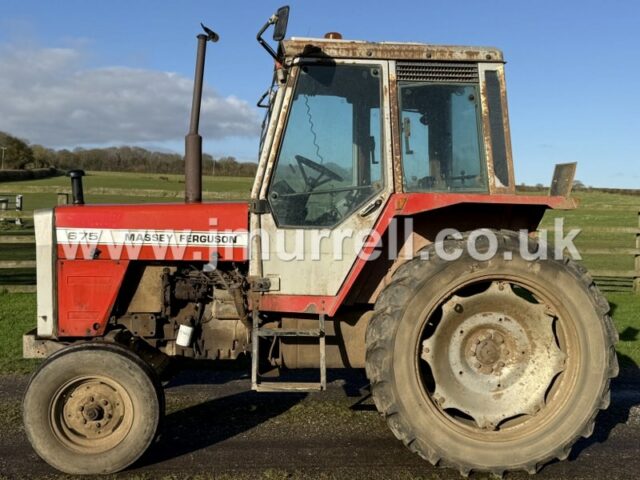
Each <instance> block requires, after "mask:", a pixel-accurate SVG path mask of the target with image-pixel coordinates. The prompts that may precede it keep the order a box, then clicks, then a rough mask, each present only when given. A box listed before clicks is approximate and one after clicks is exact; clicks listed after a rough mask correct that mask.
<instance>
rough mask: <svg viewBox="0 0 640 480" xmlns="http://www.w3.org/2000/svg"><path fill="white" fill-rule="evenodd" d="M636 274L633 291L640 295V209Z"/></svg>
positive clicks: (639, 213)
mask: <svg viewBox="0 0 640 480" xmlns="http://www.w3.org/2000/svg"><path fill="white" fill-rule="evenodd" d="M635 267H636V268H635V270H636V276H635V278H634V279H633V291H634V293H635V294H636V295H640V210H638V231H637V232H636V264H635Z"/></svg>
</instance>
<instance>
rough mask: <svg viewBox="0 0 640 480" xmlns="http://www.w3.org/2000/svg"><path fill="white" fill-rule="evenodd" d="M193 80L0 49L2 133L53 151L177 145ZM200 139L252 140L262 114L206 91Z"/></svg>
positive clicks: (66, 55)
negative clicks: (116, 145)
mask: <svg viewBox="0 0 640 480" xmlns="http://www.w3.org/2000/svg"><path fill="white" fill-rule="evenodd" d="M192 88H193V80H192V79H190V78H187V77H185V76H183V75H179V74H176V73H170V72H163V71H157V70H145V69H136V68H127V67H117V66H116V67H105V68H87V67H86V65H85V62H84V55H83V52H82V51H80V50H79V49H74V48H40V49H34V48H28V49H24V48H19V47H15V46H12V45H5V46H1V47H0V131H6V132H8V133H11V134H13V135H16V136H19V137H21V138H25V139H27V140H29V141H30V142H32V143H40V144H43V145H46V146H50V147H58V146H67V145H86V144H105V143H127V144H133V143H141V142H164V141H171V140H178V139H180V138H181V137H183V136H184V134H185V133H186V130H187V127H188V120H189V109H190V108H191V95H192ZM203 97H204V98H203V102H202V119H201V122H200V125H201V128H200V131H201V134H202V135H203V136H205V137H207V138H225V137H233V136H240V137H245V136H248V137H253V136H256V135H257V133H258V126H259V120H258V116H257V112H256V111H255V109H254V108H253V107H252V106H250V105H249V104H248V103H247V102H245V101H244V100H240V99H238V98H236V97H233V96H229V97H222V96H220V95H219V94H217V93H216V92H215V91H214V90H213V89H211V88H209V87H206V86H205V89H204V95H203Z"/></svg>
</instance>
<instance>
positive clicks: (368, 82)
mask: <svg viewBox="0 0 640 480" xmlns="http://www.w3.org/2000/svg"><path fill="white" fill-rule="evenodd" d="M380 95H381V88H380V70H379V67H375V66H369V65H366V66H365V65H308V66H303V67H301V69H300V74H299V78H298V82H297V85H296V90H295V93H294V96H293V101H292V105H291V113H290V115H289V119H288V122H287V127H286V131H285V133H284V138H283V141H282V146H281V148H280V153H279V155H278V160H277V165H276V168H275V172H274V175H273V178H272V181H271V184H270V187H269V202H270V204H271V209H272V212H273V214H274V216H275V218H276V220H277V221H278V223H279V224H280V225H290V226H311V225H315V226H324V227H327V226H332V225H335V224H337V223H339V222H340V221H341V220H342V219H344V218H345V217H347V216H348V215H349V214H351V213H352V212H353V211H354V210H356V209H357V208H358V207H360V206H361V205H362V204H363V203H364V202H365V201H367V200H368V199H369V198H370V197H371V196H372V195H373V194H374V193H375V192H378V191H380V190H381V188H382V166H381V164H382V162H381V161H380V158H381V152H382V140H381V139H382V133H381V132H382V119H381V116H380Z"/></svg>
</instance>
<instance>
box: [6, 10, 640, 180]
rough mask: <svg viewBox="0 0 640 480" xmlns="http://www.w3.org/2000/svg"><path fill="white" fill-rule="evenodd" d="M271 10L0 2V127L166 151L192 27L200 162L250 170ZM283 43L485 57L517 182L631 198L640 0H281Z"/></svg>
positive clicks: (181, 117)
mask: <svg viewBox="0 0 640 480" xmlns="http://www.w3.org/2000/svg"><path fill="white" fill-rule="evenodd" d="M280 5H281V3H280V2H275V1H272V0H260V1H258V0H254V1H243V0H235V1H215V0H208V1H203V0H181V1H177V0H173V1H170V0H153V1H151V0H136V1H132V0H127V1H122V0H109V1H101V2H99V1H97V0H94V1H89V0H83V1H80V0H60V1H57V2H51V1H45V0H41V1H34V0H20V1H18V0H0V130H2V131H7V132H9V133H11V134H14V135H17V136H19V137H21V138H26V139H27V140H29V141H30V142H32V143H41V144H44V145H47V146H50V147H55V148H62V147H71V148H73V147H76V146H85V147H88V146H102V145H121V144H130V145H131V144H135V145H141V146H145V147H150V148H156V149H161V150H173V151H177V152H181V151H182V149H183V147H182V144H183V137H184V134H185V133H186V130H187V126H188V116H189V108H190V101H191V100H190V99H191V89H192V81H193V68H194V57H195V46H196V40H195V35H196V34H198V33H199V23H200V22H201V21H202V22H204V23H205V24H206V25H209V26H210V27H211V28H212V29H213V30H215V31H216V32H218V33H219V35H220V41H219V42H218V43H216V44H209V48H208V54H207V67H206V71H205V98H204V102H203V109H202V121H201V134H202V135H203V137H204V149H205V151H207V152H209V153H212V154H213V155H214V156H220V155H233V156H235V157H236V158H238V159H239V160H241V161H256V157H257V150H258V131H259V124H260V120H261V115H262V111H261V110H260V109H258V108H256V107H255V102H256V100H257V99H258V98H259V97H260V95H261V94H262V93H263V92H264V91H265V89H266V88H267V87H268V84H269V82H270V79H271V73H272V68H273V62H272V60H271V58H270V57H269V56H268V55H267V53H266V52H265V51H264V50H262V48H261V47H260V46H259V45H258V44H257V42H256V40H255V34H256V32H257V30H258V29H259V28H260V27H261V26H262V24H263V23H264V22H265V21H266V19H267V18H268V17H269V16H270V15H271V14H272V13H273V12H274V11H275V10H276V9H277V7H278V6H280ZM289 5H291V15H290V19H289V29H288V36H318V37H321V36H322V35H323V34H324V33H326V32H329V31H338V32H341V33H342V34H343V36H344V38H348V39H361V40H371V41H385V40H386V41H417V42H424V43H435V44H466V45H490V46H496V47H498V48H501V49H502V50H503V52H504V55H505V58H506V60H507V62H508V63H507V67H506V68H507V89H508V100H509V114H510V121H511V136H512V143H513V153H514V159H515V168H516V181H517V182H518V183H527V184H536V183H543V184H548V183H549V181H550V178H551V176H552V173H553V165H554V164H556V163H561V162H572V161H577V162H578V172H577V176H576V177H577V178H578V179H580V180H581V181H582V182H584V183H585V184H587V185H592V186H600V187H620V188H640V141H638V137H639V136H640V95H639V93H640V92H638V86H639V85H640V61H639V60H640V28H638V25H637V23H638V20H639V19H640V2H637V1H614V0H609V1H608V2H604V1H598V2H596V1H592V0H581V1H578V0H568V1H563V2H560V1H557V0H556V1H546V0H545V1H533V0H532V1H529V2H523V1H520V2H518V1H513V0H511V1H497V0H485V1H483V2H480V1H477V0H475V1H466V0H459V1H456V2H444V1H442V0H441V1H438V2H436V1H432V0H416V1H410V0H404V1H401V2H390V1H388V0H387V1H379V0H368V1H360V0H358V1H348V0H341V1H337V0H322V1H309V0H295V1H293V0H292V1H290V2H289Z"/></svg>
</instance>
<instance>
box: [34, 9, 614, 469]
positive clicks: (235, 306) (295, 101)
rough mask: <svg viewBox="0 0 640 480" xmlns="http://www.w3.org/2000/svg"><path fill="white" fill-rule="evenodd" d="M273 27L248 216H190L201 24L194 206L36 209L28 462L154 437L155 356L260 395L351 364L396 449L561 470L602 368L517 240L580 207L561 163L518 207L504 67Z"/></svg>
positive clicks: (241, 208) (552, 265)
mask: <svg viewBox="0 0 640 480" xmlns="http://www.w3.org/2000/svg"><path fill="white" fill-rule="evenodd" d="M287 17H288V8H287V7H283V8H282V9H280V10H279V11H278V13H276V14H275V15H274V16H272V17H271V18H270V19H269V21H268V22H267V24H265V26H264V27H263V28H262V29H261V31H260V33H259V34H258V39H259V41H260V43H261V44H262V45H263V46H264V47H265V48H266V49H267V51H268V52H269V53H270V54H271V55H272V56H273V57H274V60H275V68H274V75H273V81H272V84H271V87H270V88H269V90H268V91H267V93H266V94H265V95H264V96H263V98H262V99H261V102H259V104H260V106H264V107H265V110H266V116H265V120H264V124H263V131H262V135H261V142H260V150H259V152H260V154H259V165H258V171H257V175H256V178H255V182H254V184H253V188H252V189H251V199H250V201H249V202H212V203H209V202H202V201H201V199H202V191H201V190H202V189H201V177H202V161H201V158H202V153H201V150H202V147H201V137H200V135H199V134H198V123H199V111H200V100H201V92H202V78H203V71H204V59H205V46H206V44H207V42H208V41H216V40H217V35H216V34H215V33H214V32H212V31H211V30H209V29H206V28H205V33H204V34H201V35H199V36H198V57H197V67H196V81H195V88H194V103H193V110H192V118H191V128H190V130H189V134H188V135H187V137H186V155H185V173H186V177H185V185H186V202H185V203H184V204H139V205H87V204H84V200H83V195H82V183H81V182H82V178H81V175H82V174H81V172H77V171H76V172H73V174H72V184H73V187H74V204H73V205H66V206H58V207H56V208H53V209H45V210H39V211H37V212H36V213H35V228H36V240H37V284H38V293H37V302H38V306H37V329H35V330H34V331H33V332H30V333H29V334H27V335H25V337H24V355H25V356H26V357H41V358H45V357H46V360H44V361H43V362H42V364H41V365H40V367H39V368H38V370H37V371H36V372H35V374H34V375H33V377H32V378H31V381H30V383H29V386H28V389H27V392H26V395H25V397H24V422H25V428H26V432H27V435H28V437H29V440H30V441H31V444H32V445H33V447H34V449H35V451H36V452H37V453H38V455H40V456H41V457H42V458H43V459H44V460H45V461H47V462H48V463H49V464H51V465H52V466H54V467H55V468H57V469H59V470H61V471H64V472H67V473H79V474H94V473H108V472H115V471H118V470H121V469H124V468H126V467H127V466H128V465H130V464H131V463H133V462H134V461H135V460H136V459H138V458H139V457H140V456H141V455H142V453H143V452H145V450H146V449H147V448H148V447H149V445H150V444H151V442H152V441H153V439H154V438H155V436H156V435H157V433H158V426H159V424H160V420H161V416H162V415H163V409H164V399H163V398H164V397H163V390H162V387H161V383H160V372H161V370H162V369H163V368H164V366H165V365H166V364H167V362H168V359H170V358H171V357H174V356H184V357H190V358H194V359H216V360H233V359H236V358H238V357H239V356H250V357H251V378H252V387H253V389H255V390H259V391H305V390H313V389H319V390H322V389H324V388H325V387H326V371H327V369H328V368H365V369H366V374H367V377H368V379H369V381H370V383H371V392H372V396H373V399H374V401H375V405H376V407H377V408H378V410H379V411H380V413H381V414H382V415H383V416H384V417H385V418H386V420H387V422H388V424H389V427H390V428H391V430H392V431H393V433H394V434H395V435H396V437H397V438H398V439H400V440H402V442H404V443H405V445H406V446H407V447H408V448H409V449H411V450H412V451H414V452H416V453H417V454H418V455H420V456H421V457H423V458H424V459H426V460H427V461H429V462H431V463H432V464H434V465H435V464H441V465H447V466H453V467H455V468H457V469H458V470H459V471H460V472H461V473H463V474H468V473H469V472H470V471H472V470H474V471H487V472H493V473H496V474H502V473H504V472H505V471H511V470H526V471H528V472H531V473H534V472H536V471H537V470H538V469H539V468H540V466H542V465H544V464H545V463H547V462H549V461H551V460H554V459H556V458H557V459H565V458H566V457H567V456H568V454H569V451H570V449H571V446H572V445H573V444H574V442H576V441H577V440H578V439H579V438H580V437H586V436H589V435H590V434H591V432H592V431H593V426H594V421H595V418H596V415H597V413H598V411H599V410H601V409H604V408H607V405H608V403H609V382H610V379H611V378H612V377H615V376H616V374H617V368H618V367H617V362H616V355H615V350H614V344H615V342H616V339H617V333H616V331H615V329H614V327H613V325H612V322H611V319H610V317H609V315H608V312H609V306H608V304H607V302H606V300H605V299H604V298H603V296H602V295H601V293H600V292H599V291H598V289H597V288H596V286H595V285H594V282H593V280H592V278H591V276H590V275H589V274H588V273H587V271H586V270H585V269H584V268H583V267H582V266H580V265H579V264H577V263H575V262H574V261H573V260H570V259H567V258H563V257H562V256H560V257H559V256H558V255H557V251H555V250H554V249H553V248H552V247H551V246H550V245H549V244H547V243H546V242H541V241H540V242H539V241H538V240H536V238H535V236H534V235H530V234H531V233H533V232H535V231H536V229H537V227H538V225H539V222H540V220H541V219H542V217H543V215H544V213H545V211H546V210H547V209H553V208H557V209H570V208H574V207H575V202H574V201H573V200H572V199H571V198H569V196H568V194H569V191H570V185H571V180H572V177H573V172H572V170H573V168H574V167H575V165H565V166H561V167H560V168H558V169H557V171H556V173H557V175H555V176H554V183H553V186H552V194H550V195H549V196H538V195H520V194H516V191H515V180H514V172H513V162H512V154H511V143H510V134H509V121H508V114H507V100H506V99H507V97H506V86H505V74H504V60H503V55H502V52H501V51H500V50H497V49H495V48H479V47H466V46H464V47H463V46H440V45H428V44H417V43H410V44H407V43H386V42H385V43H370V42H362V41H350V40H343V39H342V38H341V37H340V35H339V34H336V33H332V34H329V35H328V36H327V37H325V38H291V39H285V30H286V23H287ZM270 26H273V27H274V41H275V42H276V43H277V47H275V48H272V47H271V46H270V45H269V44H268V43H267V42H266V41H265V40H264V39H263V38H262V34H263V33H264V32H265V31H266V30H267V28H269V27H270ZM523 232H524V233H523ZM270 368H271V369H272V368H278V369H297V368H315V369H317V371H318V381H317V383H308V382H305V383H296V382H291V381H286V380H281V379H280V380H279V379H274V378H272V377H268V378H267V377H266V376H265V375H264V373H265V371H266V370H268V369H270Z"/></svg>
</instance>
